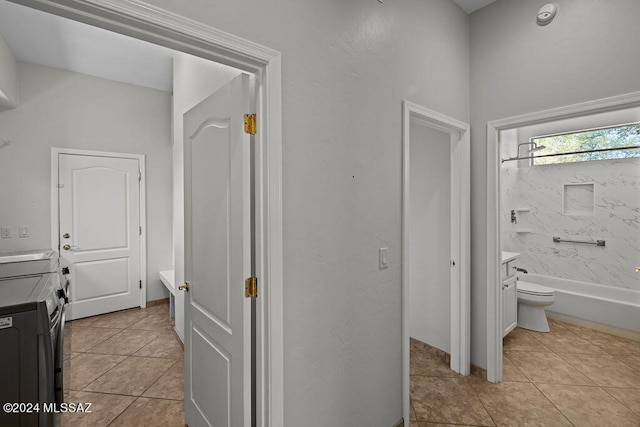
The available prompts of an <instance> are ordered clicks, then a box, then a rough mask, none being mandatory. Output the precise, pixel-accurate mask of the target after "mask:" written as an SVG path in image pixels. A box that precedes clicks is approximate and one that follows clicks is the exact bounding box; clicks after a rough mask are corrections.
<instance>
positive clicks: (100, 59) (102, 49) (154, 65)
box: [0, 0, 495, 92]
mask: <svg viewBox="0 0 640 427" xmlns="http://www.w3.org/2000/svg"><path fill="white" fill-rule="evenodd" d="M454 1H455V2H456V3H457V4H458V5H459V6H460V7H461V8H462V9H464V10H465V11H466V12H467V13H472V12H474V11H476V10H478V9H480V8H482V7H484V6H486V5H488V4H489V3H492V2H493V1H495V0H454ZM0 36H2V38H3V39H4V40H5V41H6V43H7V44H8V45H9V47H10V48H11V50H12V51H13V54H14V55H15V56H16V58H17V59H18V60H19V61H24V62H30V63H34V64H39V65H44V66H47V67H52V68H58V69H63V70H69V71H73V72H76V73H82V74H88V75H91V76H96V77H102V78H105V79H109V80H115V81H119V82H124V83H130V84H134V85H138V86H144V87H148V88H153V89H159V90H163V91H167V92H171V91H172V89H173V54H174V52H173V51H172V50H170V49H167V48H164V47H161V46H157V45H154V44H151V43H147V42H144V41H141V40H137V39H134V38H131V37H127V36H123V35H121V34H117V33H113V32H111V31H107V30H103V29H100V28H97V27H93V26H90V25H86V24H82V23H79V22H76V21H72V20H69V19H66V18H61V17H59V16H55V15H52V14H49V13H45V12H41V11H38V10H35V9H32V8H29V7H25V6H21V5H17V4H15V3H10V2H8V1H5V0H0Z"/></svg>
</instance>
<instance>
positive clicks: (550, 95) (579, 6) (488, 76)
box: [470, 0, 640, 367]
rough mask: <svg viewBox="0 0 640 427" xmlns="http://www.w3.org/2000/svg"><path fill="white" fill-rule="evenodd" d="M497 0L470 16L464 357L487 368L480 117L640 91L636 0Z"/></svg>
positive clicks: (483, 134) (638, 5)
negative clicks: (467, 350)
mask: <svg viewBox="0 0 640 427" xmlns="http://www.w3.org/2000/svg"><path fill="white" fill-rule="evenodd" d="M545 3H546V1H543V0H538V1H529V0H527V1H524V0H519V1H514V0H498V1H496V2H495V3H492V4H491V5H489V6H487V7H485V8H483V9H480V10H478V11H477V12H475V13H473V14H472V15H471V19H470V23H471V26H470V35H471V37H470V43H471V111H472V115H471V140H472V141H473V143H472V144H471V221H472V223H471V229H472V236H471V242H472V248H471V257H472V263H471V316H472V317H471V333H472V339H471V346H472V348H471V358H472V360H471V361H472V363H474V364H477V365H479V366H482V367H486V345H487V343H486V286H487V284H486V270H487V267H486V263H487V261H486V243H487V237H486V222H487V215H486V174H487V171H486V156H487V154H486V124H487V121H490V120H497V119H501V118H506V117H512V116H516V115H519V114H525V113H530V112H535V111H540V110H545V109H549V108H553V107H559V106H564V105H569V104H575V103H578V102H583V101H588V100H593V99H599V98H604V97H608V96H613V95H618V94H622V93H628V92H634V91H638V90H640V73H638V72H637V70H638V68H639V67H640V56H638V55H635V54H630V52H636V51H637V41H638V40H640V26H639V25H637V16H640V2H638V1H636V0H592V1H589V2H585V1H583V0H555V1H554V3H555V4H556V5H557V6H558V13H557V15H556V17H555V20H554V21H553V22H552V23H550V24H549V25H547V26H544V27H540V26H538V25H536V15H537V11H538V9H539V8H540V7H541V6H542V5H543V4H545Z"/></svg>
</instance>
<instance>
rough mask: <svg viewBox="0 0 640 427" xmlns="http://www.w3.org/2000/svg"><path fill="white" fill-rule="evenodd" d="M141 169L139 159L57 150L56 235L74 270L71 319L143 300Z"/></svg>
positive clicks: (121, 308)
mask: <svg viewBox="0 0 640 427" xmlns="http://www.w3.org/2000/svg"><path fill="white" fill-rule="evenodd" d="M139 173H140V166H139V162H138V160H137V159H130V158H118V157H106V156H93V155H76V154H59V155H58V197H59V199H58V200H59V210H60V211H59V212H60V213H59V221H60V227H59V236H58V239H59V240H58V241H59V245H60V255H61V256H62V257H63V258H64V259H65V260H66V262H67V264H68V265H69V267H70V273H71V274H70V280H71V286H70V293H71V295H70V301H71V305H70V310H69V315H68V316H69V318H70V319H71V320H73V319H79V318H82V317H87V316H94V315H97V314H102V313H108V312H111V311H117V310H123V309H125V308H131V307H139V306H140V293H141V290H140V288H141V275H140V273H141V271H140V270H141V266H140V261H141V259H140V231H139V229H140V181H139Z"/></svg>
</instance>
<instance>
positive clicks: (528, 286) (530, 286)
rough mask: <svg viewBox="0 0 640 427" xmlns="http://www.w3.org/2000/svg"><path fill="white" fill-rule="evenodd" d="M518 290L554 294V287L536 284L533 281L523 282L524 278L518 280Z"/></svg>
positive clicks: (529, 292)
mask: <svg viewBox="0 0 640 427" xmlns="http://www.w3.org/2000/svg"><path fill="white" fill-rule="evenodd" d="M516 290H517V291H518V292H521V293H523V294H529V295H542V296H553V289H551V288H546V287H544V286H540V285H536V284H535V283H531V282H523V281H522V280H518V281H517V282H516Z"/></svg>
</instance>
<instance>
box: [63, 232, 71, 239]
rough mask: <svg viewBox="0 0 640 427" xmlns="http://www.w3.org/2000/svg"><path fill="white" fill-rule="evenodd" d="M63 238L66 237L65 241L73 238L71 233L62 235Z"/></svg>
mask: <svg viewBox="0 0 640 427" xmlns="http://www.w3.org/2000/svg"><path fill="white" fill-rule="evenodd" d="M62 237H64V238H65V239H68V238H69V237H71V234H69V233H64V234H63V235H62Z"/></svg>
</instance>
